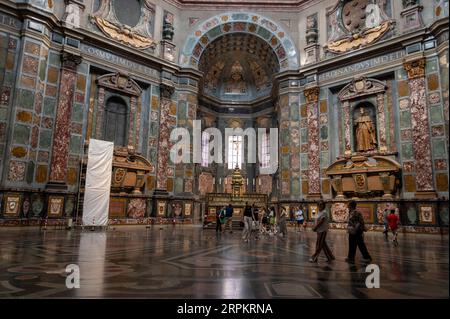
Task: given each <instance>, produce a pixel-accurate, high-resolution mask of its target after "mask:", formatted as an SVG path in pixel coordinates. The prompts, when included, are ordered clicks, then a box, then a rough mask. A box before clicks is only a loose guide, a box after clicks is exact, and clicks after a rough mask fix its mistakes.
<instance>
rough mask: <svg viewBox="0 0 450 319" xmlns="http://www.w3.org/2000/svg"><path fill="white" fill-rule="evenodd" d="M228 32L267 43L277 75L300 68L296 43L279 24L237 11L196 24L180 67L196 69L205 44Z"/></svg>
mask: <svg viewBox="0 0 450 319" xmlns="http://www.w3.org/2000/svg"><path fill="white" fill-rule="evenodd" d="M230 33H249V34H252V35H255V36H257V37H259V38H261V39H263V40H264V41H265V42H267V43H268V44H269V45H270V47H271V48H272V49H273V51H274V52H275V53H276V56H277V58H278V62H279V64H280V72H282V71H287V70H297V69H298V68H299V54H298V53H297V49H296V47H295V44H294V42H293V41H292V39H291V38H290V37H289V35H288V34H287V33H286V32H285V31H284V30H283V28H282V27H281V26H280V25H278V24H277V23H275V22H273V21H272V20H270V19H268V18H266V17H264V16H261V15H259V14H255V13H240V12H239V13H238V12H235V13H223V14H220V15H217V16H214V17H212V18H210V19H208V20H206V21H203V22H201V23H199V24H198V25H197V27H196V29H195V31H194V32H193V33H191V34H190V35H189V36H188V37H187V40H186V42H185V45H184V47H183V50H182V52H181V54H180V59H179V63H180V65H181V66H182V67H186V68H195V69H197V68H198V63H199V60H200V57H201V55H202V53H203V51H204V50H205V49H206V47H207V46H208V44H209V43H211V42H212V41H214V40H215V39H217V38H219V37H221V36H223V35H225V34H230Z"/></svg>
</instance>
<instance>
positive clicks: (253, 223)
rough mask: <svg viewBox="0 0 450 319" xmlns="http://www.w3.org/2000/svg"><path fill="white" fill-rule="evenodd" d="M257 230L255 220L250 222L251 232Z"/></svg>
mask: <svg viewBox="0 0 450 319" xmlns="http://www.w3.org/2000/svg"><path fill="white" fill-rule="evenodd" d="M257 229H258V222H257V221H256V220H253V221H252V230H257Z"/></svg>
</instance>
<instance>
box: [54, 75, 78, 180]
mask: <svg viewBox="0 0 450 319" xmlns="http://www.w3.org/2000/svg"><path fill="white" fill-rule="evenodd" d="M76 78H77V76H76V73H75V72H73V71H69V70H67V69H65V68H64V69H62V71H61V82H60V88H59V101H58V108H57V113H56V121H55V131H54V139H53V148H52V163H51V168H50V180H51V181H59V182H65V181H66V178H67V161H68V156H69V139H70V125H69V121H70V117H71V114H72V106H73V99H74V88H75V83H76ZM47 88H48V87H47Z"/></svg>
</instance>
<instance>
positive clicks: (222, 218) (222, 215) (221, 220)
mask: <svg viewBox="0 0 450 319" xmlns="http://www.w3.org/2000/svg"><path fill="white" fill-rule="evenodd" d="M219 219H220V222H221V223H222V224H223V223H224V221H225V210H224V209H221V210H220V213H219Z"/></svg>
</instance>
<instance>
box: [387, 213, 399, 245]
mask: <svg viewBox="0 0 450 319" xmlns="http://www.w3.org/2000/svg"><path fill="white" fill-rule="evenodd" d="M387 220H388V223H389V228H390V229H391V231H392V234H393V235H394V237H393V238H392V243H393V244H394V245H395V246H398V241H397V234H398V232H397V230H398V216H397V215H396V214H395V209H391V213H390V214H389V216H388V217H387Z"/></svg>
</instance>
